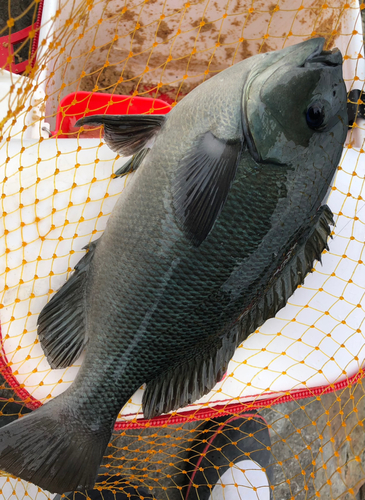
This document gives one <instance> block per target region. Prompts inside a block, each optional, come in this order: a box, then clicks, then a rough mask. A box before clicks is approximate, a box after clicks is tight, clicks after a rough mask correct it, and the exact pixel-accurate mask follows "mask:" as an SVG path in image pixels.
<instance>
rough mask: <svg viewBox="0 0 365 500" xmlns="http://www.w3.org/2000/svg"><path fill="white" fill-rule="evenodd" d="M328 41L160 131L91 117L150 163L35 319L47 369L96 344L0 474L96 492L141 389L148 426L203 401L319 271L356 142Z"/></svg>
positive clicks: (271, 62) (184, 105) (293, 50)
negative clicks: (333, 190) (338, 181)
mask: <svg viewBox="0 0 365 500" xmlns="http://www.w3.org/2000/svg"><path fill="white" fill-rule="evenodd" d="M323 43H324V41H323V39H312V40H309V41H307V42H304V43H302V44H299V45H297V46H294V47H290V48H287V49H284V50H282V51H277V52H274V53H271V54H260V55H257V56H255V57H252V58H250V59H248V60H246V61H243V62H241V63H238V64H236V65H235V66H233V67H231V68H229V69H227V70H225V71H223V72H222V73H220V74H218V75H217V76H215V77H213V78H211V79H210V80H208V81H207V82H205V83H204V84H202V85H201V86H199V87H198V88H196V89H195V90H193V91H192V92H191V93H190V94H189V95H188V96H186V97H185V98H184V99H183V100H182V101H181V103H179V104H178V105H177V106H176V107H175V108H174V109H173V110H172V111H171V112H170V113H169V115H168V116H167V117H166V118H163V119H159V118H153V117H152V116H151V117H147V118H146V117H142V118H131V117H125V124H126V125H123V124H122V125H120V123H119V122H120V121H121V120H122V117H120V119H119V118H117V117H111V118H107V117H104V118H100V117H99V118H94V120H95V122H96V123H99V122H101V123H104V126H105V138H106V141H107V143H108V144H109V145H110V146H111V147H112V148H113V149H115V150H118V151H120V152H121V153H125V154H135V153H138V152H140V151H141V150H142V148H144V147H146V145H147V143H148V146H149V147H150V150H149V151H147V152H146V154H141V155H140V160H138V165H137V166H138V168H137V169H136V172H135V174H134V176H133V178H132V179H131V181H130V182H129V184H128V185H127V187H126V188H125V191H124V193H123V196H121V197H120V199H119V200H118V202H117V204H116V206H115V208H114V210H113V212H112V214H111V216H110V218H109V220H108V224H107V227H106V229H105V231H104V233H103V235H102V237H101V238H100V239H99V240H97V241H96V242H93V243H92V244H91V245H90V247H89V252H88V253H87V254H86V255H85V257H84V258H83V259H82V260H81V261H80V263H79V264H78V265H77V266H76V268H75V273H74V275H73V276H72V277H71V278H70V280H69V281H68V282H67V283H66V284H65V285H64V286H63V287H62V288H61V290H60V291H59V292H58V293H57V294H56V295H55V296H54V297H53V298H52V300H51V301H50V302H49V303H48V304H47V306H46V307H45V308H44V310H43V311H42V313H41V314H40V317H39V329H38V332H39V337H40V340H41V343H42V347H43V348H44V350H45V353H46V355H47V358H48V360H49V361H50V363H51V366H53V367H61V366H68V365H69V364H71V363H72V362H73V361H74V360H75V359H76V358H77V357H78V355H79V354H80V352H81V350H82V349H83V347H84V346H85V345H86V355H85V359H84V361H83V363H82V366H81V368H80V370H79V372H78V375H77V377H76V379H75V381H74V382H73V384H72V385H71V387H70V388H69V389H67V391H66V392H64V393H63V394H61V395H60V396H58V397H57V398H55V399H54V400H52V401H50V402H49V403H47V404H46V405H44V406H43V407H42V408H40V409H39V410H37V411H35V412H33V413H32V414H31V415H30V416H27V417H24V418H23V419H22V420H21V421H20V422H16V423H14V424H10V425H9V426H6V427H5V428H4V429H2V430H1V431H0V469H3V470H7V471H8V472H12V473H13V474H15V475H19V476H20V477H22V478H24V479H27V480H29V481H32V482H35V483H36V484H38V485H40V486H42V487H43V488H45V489H48V490H49V491H52V492H58V493H62V492H64V491H70V490H76V489H79V488H91V487H92V486H93V484H94V482H95V476H96V472H97V469H98V466H99V464H100V461H101V459H102V456H103V452H104V450H105V447H106V446H107V443H108V441H109V438H110V435H111V431H112V429H113V426H114V422H115V420H116V417H117V415H118V413H119V411H120V409H121V408H122V407H123V406H124V405H125V404H126V402H127V401H128V400H129V398H130V397H131V396H132V395H133V394H134V392H135V391H136V390H137V389H138V388H139V387H140V386H141V385H142V384H144V383H145V384H146V391H145V393H144V398H143V411H144V415H145V417H147V418H150V417H153V416H157V415H159V414H161V413H164V412H168V411H171V410H174V409H178V408H179V407H183V406H186V405H187V404H188V403H192V402H194V401H195V400H196V399H198V398H199V397H200V396H202V395H203V394H206V393H207V392H209V391H210V390H211V389H212V387H213V386H214V384H215V383H216V382H217V381H218V380H220V378H221V377H222V375H223V373H224V372H225V370H226V367H227V364H228V362H229V360H230V358H231V357H232V355H233V352H234V350H235V348H236V347H237V345H238V344H239V343H240V342H241V341H242V340H244V339H245V338H246V337H247V336H248V335H249V334H250V333H252V331H253V330H254V329H255V328H256V327H258V326H259V325H261V324H262V323H263V322H264V321H265V320H266V319H268V318H269V317H272V316H274V315H275V313H276V312H277V311H278V310H279V309H280V308H281V307H283V306H284V305H285V303H286V301H287V299H288V297H289V296H290V295H291V293H293V291H294V290H295V288H296V287H297V286H298V284H300V283H301V282H302V281H303V279H304V276H305V275H306V274H307V272H308V271H309V270H310V269H311V267H312V265H313V261H314V260H315V259H316V258H317V259H320V254H321V252H322V250H323V249H324V248H325V247H326V245H327V237H328V235H329V233H330V229H329V224H330V223H331V220H332V219H331V212H330V210H329V209H328V207H326V206H325V205H323V203H324V200H325V198H326V194H327V192H328V189H329V186H330V183H331V180H332V178H333V175H334V173H335V170H336V167H337V165H338V162H339V159H340V156H341V152H342V146H343V143H344V140H345V136H346V131H347V111H346V90H345V86H344V82H343V79H342V58H341V55H340V53H339V52H338V51H337V52H335V51H334V52H324V51H323V50H322V49H323ZM90 120H92V119H90ZM90 120H89V122H90ZM98 120H99V121H98ZM103 120H104V121H103ZM127 120H129V122H128V123H127ZM87 122H88V121H87V120H86V119H84V123H87ZM152 143H153V144H152ZM151 144H152V145H151ZM29 434H30V436H29ZM25 435H27V439H24V436H25ZM40 436H41V437H40Z"/></svg>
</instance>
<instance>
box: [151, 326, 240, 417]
mask: <svg viewBox="0 0 365 500" xmlns="http://www.w3.org/2000/svg"><path fill="white" fill-rule="evenodd" d="M238 336H239V329H238V328H237V327H234V328H232V329H231V330H230V331H228V332H225V333H224V334H222V335H221V336H219V337H218V338H215V339H213V340H212V339H208V340H206V341H205V342H204V343H203V344H202V345H201V346H195V347H194V350H193V351H192V352H191V354H190V356H189V355H186V356H185V359H184V360H183V361H181V362H180V363H177V364H174V366H173V367H171V368H170V369H169V370H167V371H165V372H163V373H162V374H160V375H159V376H158V377H156V378H155V379H153V380H151V381H150V382H148V384H147V387H146V389H145V392H144V394H143V399H142V409H143V414H144V417H145V418H153V417H156V416H158V415H161V413H168V412H170V411H173V410H177V409H178V408H183V407H185V406H187V405H189V404H191V403H194V401H196V400H197V399H199V398H201V397H202V396H204V395H205V394H208V392H210V391H211V390H212V388H213V387H214V386H215V384H216V383H217V382H219V380H221V379H222V377H223V375H224V373H225V372H226V370H227V366H228V363H229V361H230V359H231V358H232V356H233V354H234V351H235V349H236V347H237V345H238Z"/></svg>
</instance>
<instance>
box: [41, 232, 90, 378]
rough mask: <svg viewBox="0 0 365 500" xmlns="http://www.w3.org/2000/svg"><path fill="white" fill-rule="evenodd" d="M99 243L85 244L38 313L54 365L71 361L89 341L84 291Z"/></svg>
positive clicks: (62, 365)
mask: <svg viewBox="0 0 365 500" xmlns="http://www.w3.org/2000/svg"><path fill="white" fill-rule="evenodd" d="M96 243H97V242H96V241H94V242H92V243H90V244H89V245H87V246H86V247H84V248H86V249H88V250H89V251H88V253H87V254H86V255H84V257H83V258H82V259H81V260H80V261H79V262H78V263H77V265H76V266H75V272H74V274H73V275H72V276H71V277H70V278H69V279H68V281H66V283H65V284H64V285H63V286H62V287H61V288H60V289H59V290H58V292H57V293H56V294H55V295H54V296H53V297H52V299H51V300H50V301H49V302H48V304H46V305H45V306H44V308H43V309H42V311H41V313H40V314H39V316H38V337H39V341H40V343H41V346H42V349H43V351H44V354H45V355H46V358H47V361H48V363H49V364H50V366H51V368H65V367H67V366H70V365H72V364H73V363H74V362H75V361H76V359H77V358H78V357H79V356H80V355H81V352H82V350H83V348H84V347H85V344H86V343H87V334H86V331H85V309H84V295H85V290H86V278H87V273H88V270H89V266H90V262H91V260H92V258H93V256H94V251H95V247H96Z"/></svg>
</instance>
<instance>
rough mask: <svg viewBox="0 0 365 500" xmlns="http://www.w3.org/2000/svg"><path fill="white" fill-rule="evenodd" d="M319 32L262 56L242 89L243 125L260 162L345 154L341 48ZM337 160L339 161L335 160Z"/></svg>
mask: <svg viewBox="0 0 365 500" xmlns="http://www.w3.org/2000/svg"><path fill="white" fill-rule="evenodd" d="M324 42H325V40H324V39H323V38H314V39H310V40H307V41H306V42H302V43H300V44H298V45H294V46H291V47H288V48H285V49H283V50H280V51H276V52H272V53H267V54H265V57H261V58H260V59H258V60H257V64H256V65H255V66H254V67H253V68H252V70H251V72H250V76H249V78H248V81H247V83H246V86H245V89H244V92H243V101H242V109H243V129H244V133H245V137H246V140H247V143H248V148H249V151H250V153H251V155H252V157H253V158H254V159H255V160H256V161H257V162H260V163H261V162H263V163H266V162H267V163H271V164H272V163H274V164H285V165H291V164H296V165H300V164H303V163H304V162H308V159H309V160H310V161H311V162H312V164H313V161H315V159H316V158H318V159H319V158H320V157H322V156H323V152H324V151H325V152H326V153H325V154H326V155H327V158H328V160H329V161H328V162H327V163H329V164H331V165H333V164H335V163H337V162H338V161H339V159H340V156H341V152H342V148H343V143H344V141H345V138H346V133H347V125H348V118H347V94H346V87H345V83H344V80H343V76H342V55H341V52H340V51H339V50H338V49H334V50H332V51H325V50H323V46H324ZM336 166H337V164H336Z"/></svg>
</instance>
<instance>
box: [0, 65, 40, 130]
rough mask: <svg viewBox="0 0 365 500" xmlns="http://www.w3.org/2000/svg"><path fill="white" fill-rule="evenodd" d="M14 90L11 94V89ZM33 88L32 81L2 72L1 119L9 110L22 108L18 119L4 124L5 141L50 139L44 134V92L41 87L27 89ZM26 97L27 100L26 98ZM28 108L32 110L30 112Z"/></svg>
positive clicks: (0, 85) (0, 84)
mask: <svg viewBox="0 0 365 500" xmlns="http://www.w3.org/2000/svg"><path fill="white" fill-rule="evenodd" d="M11 86H14V90H13V92H12V93H10V94H9V88H11ZM28 86H29V87H30V88H32V86H33V85H32V80H31V79H30V78H27V77H25V76H21V75H15V74H14V73H10V72H9V71H6V70H5V69H2V70H0V117H1V120H3V119H5V118H6V117H7V113H8V110H11V111H13V112H14V111H15V110H16V108H17V107H19V108H20V106H22V110H20V111H19V112H17V113H16V119H15V118H14V117H11V118H10V119H7V121H6V122H5V123H4V128H3V130H2V135H3V140H6V138H8V137H11V138H12V140H20V138H21V137H22V138H23V139H38V138H39V137H48V134H46V135H45V134H44V133H43V131H42V126H43V125H44V119H42V116H44V90H43V89H42V88H40V87H38V88H37V89H35V90H33V92H30V91H29V89H28V90H27V91H26V90H25V89H26V88H27V87H28ZM24 95H26V98H24ZM28 108H31V109H30V111H28Z"/></svg>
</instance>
